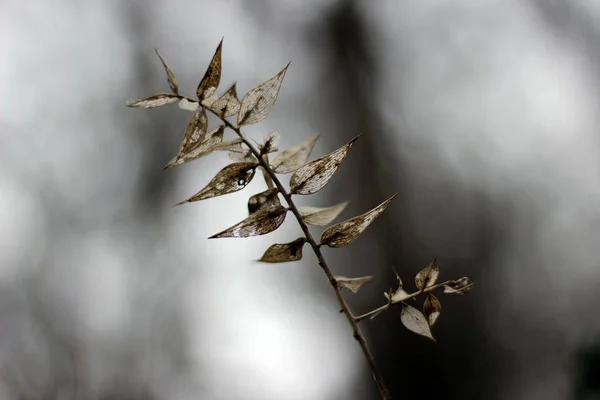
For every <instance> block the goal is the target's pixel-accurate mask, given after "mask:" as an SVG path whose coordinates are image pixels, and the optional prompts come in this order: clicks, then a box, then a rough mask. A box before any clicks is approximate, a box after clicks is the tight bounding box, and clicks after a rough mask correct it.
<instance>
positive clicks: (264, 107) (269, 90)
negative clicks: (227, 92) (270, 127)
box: [238, 63, 290, 126]
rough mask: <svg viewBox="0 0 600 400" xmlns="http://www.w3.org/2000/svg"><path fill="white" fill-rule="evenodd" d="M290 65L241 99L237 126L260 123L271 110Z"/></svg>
mask: <svg viewBox="0 0 600 400" xmlns="http://www.w3.org/2000/svg"><path fill="white" fill-rule="evenodd" d="M289 66H290V64H289V63H288V65H286V66H285V68H284V69H282V70H281V71H279V73H278V74H277V75H275V76H274V77H272V78H270V79H269V80H267V81H265V82H263V83H261V84H260V85H258V86H257V87H255V88H254V89H252V90H250V91H249V92H248V93H247V94H246V95H245V96H244V98H243V99H242V102H241V104H240V111H239V112H238V126H242V125H249V124H255V123H257V122H260V121H262V120H263V119H265V118H266V116H267V115H268V114H269V112H270V111H271V108H273V105H274V104H275V101H276V100H277V95H278V94H279V89H280V88H281V83H282V82H283V78H284V77H285V73H286V71H287V69H288V67H289Z"/></svg>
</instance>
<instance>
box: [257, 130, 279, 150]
mask: <svg viewBox="0 0 600 400" xmlns="http://www.w3.org/2000/svg"><path fill="white" fill-rule="evenodd" d="M279 137H280V135H279V132H270V133H269V134H268V135H267V137H265V139H264V140H263V144H262V145H261V146H259V148H260V152H261V154H269V153H275V152H276V151H277V150H278V148H277V144H278V143H279Z"/></svg>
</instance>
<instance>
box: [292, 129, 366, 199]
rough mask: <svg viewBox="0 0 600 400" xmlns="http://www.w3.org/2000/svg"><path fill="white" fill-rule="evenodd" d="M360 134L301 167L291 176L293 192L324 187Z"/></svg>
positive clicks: (305, 192) (297, 192)
mask: <svg viewBox="0 0 600 400" xmlns="http://www.w3.org/2000/svg"><path fill="white" fill-rule="evenodd" d="M356 139H358V136H357V137H355V138H354V139H352V140H351V141H350V142H348V143H346V144H345V145H344V146H342V147H340V148H339V149H337V150H335V151H334V152H331V153H329V154H327V155H325V156H323V157H321V158H317V159H316V160H313V161H311V162H309V163H308V164H306V165H304V166H302V167H300V169H298V170H297V171H296V172H294V174H293V175H292V177H291V178H290V190H291V193H292V194H313V193H315V192H318V191H319V190H321V189H323V187H324V186H325V185H326V184H327V183H328V182H329V180H330V179H331V177H332V176H333V174H334V173H335V171H337V169H338V167H339V166H340V164H341V163H342V161H343V160H344V158H346V155H347V154H348V150H350V147H352V145H353V144H354V142H355V141H356Z"/></svg>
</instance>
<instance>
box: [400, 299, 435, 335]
mask: <svg viewBox="0 0 600 400" xmlns="http://www.w3.org/2000/svg"><path fill="white" fill-rule="evenodd" d="M400 320H401V321H402V323H403V324H404V326H405V327H406V328H407V329H408V330H410V331H413V332H414V333H417V334H419V335H421V336H425V337H426V338H429V339H431V340H433V341H434V342H435V339H434V338H433V335H432V334H431V328H430V327H429V324H428V323H427V319H426V318H425V316H424V315H423V314H422V313H421V311H419V310H417V309H416V308H414V307H412V306H409V305H408V304H402V313H401V314H400Z"/></svg>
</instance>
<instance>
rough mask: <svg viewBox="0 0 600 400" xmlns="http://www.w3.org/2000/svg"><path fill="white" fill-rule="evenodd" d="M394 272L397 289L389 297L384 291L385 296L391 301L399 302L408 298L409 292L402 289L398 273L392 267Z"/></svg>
mask: <svg viewBox="0 0 600 400" xmlns="http://www.w3.org/2000/svg"><path fill="white" fill-rule="evenodd" d="M392 269H393V270H394V273H395V274H396V279H397V280H398V289H396V291H395V292H394V293H393V294H392V296H391V297H390V296H389V295H388V294H387V293H385V297H386V298H387V299H388V300H389V301H390V302H392V303H400V302H401V301H404V300H406V299H407V298H408V296H409V294H408V293H406V292H405V291H404V285H403V284H402V279H400V275H398V272H397V271H396V270H395V269H394V267H392Z"/></svg>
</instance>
